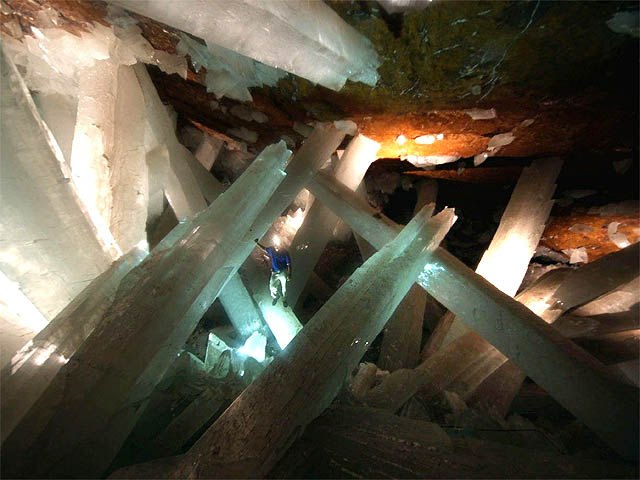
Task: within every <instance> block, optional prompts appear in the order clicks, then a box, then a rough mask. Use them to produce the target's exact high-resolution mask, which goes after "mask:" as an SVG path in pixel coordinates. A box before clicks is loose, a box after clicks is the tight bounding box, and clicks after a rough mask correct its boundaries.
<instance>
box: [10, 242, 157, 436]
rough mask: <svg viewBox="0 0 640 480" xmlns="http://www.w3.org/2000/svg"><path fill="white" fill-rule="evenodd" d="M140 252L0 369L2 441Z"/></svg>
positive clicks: (105, 274) (133, 252)
mask: <svg viewBox="0 0 640 480" xmlns="http://www.w3.org/2000/svg"><path fill="white" fill-rule="evenodd" d="M146 255H147V252H146V251H144V250H141V249H138V248H134V249H132V250H131V251H130V252H129V253H127V254H126V255H124V256H122V257H121V258H119V259H118V260H117V261H116V262H114V264H113V265H112V266H111V267H110V268H109V269H108V270H107V271H105V272H103V273H102V274H101V275H99V276H98V277H96V278H95V279H94V280H93V281H92V282H91V283H90V284H89V285H88V286H87V287H86V288H85V289H84V290H83V291H82V292H80V294H79V295H78V296H77V297H76V298H74V299H73V300H72V301H71V303H70V304H69V305H67V306H66V307H65V308H64V310H62V312H60V313H59V314H58V315H56V317H55V318H54V319H53V320H51V322H50V323H49V324H48V325H47V326H46V327H45V328H44V329H43V330H42V331H40V332H39V333H38V334H37V335H36V336H35V337H34V338H33V339H32V340H31V341H29V343H27V344H26V345H25V346H24V347H23V348H22V349H21V350H20V351H18V353H16V354H15V355H14V357H13V358H12V359H11V362H10V363H9V364H8V365H6V366H5V367H4V368H3V369H2V372H1V375H2V390H0V395H1V399H2V410H1V411H0V413H1V415H2V441H4V439H5V438H7V436H8V435H9V434H10V433H11V432H12V431H13V428H14V427H15V426H16V424H17V423H18V422H19V421H20V419H22V417H23V416H24V414H25V413H26V412H27V411H28V410H29V408H30V407H31V406H32V405H33V404H34V402H35V401H36V400H37V399H38V397H39V396H40V395H41V394H42V392H43V391H44V390H45V388H46V387H47V385H49V383H50V382H51V380H52V379H53V377H55V375H56V373H57V372H58V370H60V368H61V367H62V365H64V364H65V363H66V362H67V361H68V360H69V358H71V356H72V355H73V354H74V353H75V352H76V350H77V349H78V348H79V347H80V345H81V344H82V342H84V340H85V339H86V338H87V337H88V336H89V335H90V334H91V332H93V330H94V328H95V327H96V324H97V323H98V322H99V321H100V320H101V319H102V317H103V315H104V313H105V312H106V310H107V309H108V308H109V306H111V303H112V302H113V300H114V298H115V296H116V291H117V289H118V287H119V286H120V282H121V280H122V279H123V278H124V276H125V275H126V274H127V273H129V271H131V269H133V268H134V267H135V266H136V265H138V264H139V263H140V262H141V261H142V259H143V258H144V257H146Z"/></svg>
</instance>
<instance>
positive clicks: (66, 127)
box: [34, 93, 78, 164]
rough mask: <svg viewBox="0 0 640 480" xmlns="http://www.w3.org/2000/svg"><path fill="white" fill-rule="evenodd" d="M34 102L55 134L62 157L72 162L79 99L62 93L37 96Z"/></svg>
mask: <svg viewBox="0 0 640 480" xmlns="http://www.w3.org/2000/svg"><path fill="white" fill-rule="evenodd" d="M34 100H35V102H36V105H37V106H38V110H39V111H40V114H41V115H42V119H43V120H44V121H45V123H46V124H47V126H48V127H49V130H51V133H53V136H54V138H55V139H56V142H57V143H58V146H59V147H60V151H61V152H62V156H63V157H64V159H65V160H66V161H67V164H68V163H69V162H70V161H71V147H72V145H73V135H74V131H75V126H76V117H77V111H78V99H77V98H75V97H74V96H70V95H69V96H68V95H62V94H60V93H50V94H43V93H40V94H35V95H34Z"/></svg>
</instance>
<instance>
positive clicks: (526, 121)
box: [520, 118, 535, 128]
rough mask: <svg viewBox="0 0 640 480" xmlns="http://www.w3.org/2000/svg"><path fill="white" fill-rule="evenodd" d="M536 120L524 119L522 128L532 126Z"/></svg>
mask: <svg viewBox="0 0 640 480" xmlns="http://www.w3.org/2000/svg"><path fill="white" fill-rule="evenodd" d="M534 121H535V120H534V119H533V118H527V119H526V120H523V121H522V122H521V123H520V126H521V127H522V128H526V127H530V126H531V125H533V122H534Z"/></svg>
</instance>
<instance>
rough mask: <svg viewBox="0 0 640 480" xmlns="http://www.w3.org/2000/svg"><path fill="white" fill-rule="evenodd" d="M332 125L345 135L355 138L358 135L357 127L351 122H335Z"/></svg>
mask: <svg viewBox="0 0 640 480" xmlns="http://www.w3.org/2000/svg"><path fill="white" fill-rule="evenodd" d="M333 124H334V125H335V127H336V128H337V129H338V130H340V131H341V132H344V133H346V134H347V135H351V136H352V137H355V136H356V135H357V134H358V125H356V123H355V122H353V121H351V120H336V121H335V122H333Z"/></svg>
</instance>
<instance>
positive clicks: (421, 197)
mask: <svg viewBox="0 0 640 480" xmlns="http://www.w3.org/2000/svg"><path fill="white" fill-rule="evenodd" d="M416 189H417V197H418V198H417V201H416V206H415V209H414V215H416V214H417V213H418V212H419V211H420V210H421V209H422V208H423V207H424V206H425V205H428V204H431V203H433V204H435V201H436V194H437V191H438V185H437V183H436V182H435V180H428V181H425V182H421V183H420V184H419V185H417V186H416ZM426 303H427V292H425V291H424V289H422V288H420V286H419V285H412V286H411V288H410V289H409V291H408V292H407V295H406V296H405V297H404V298H403V299H402V301H401V302H400V304H399V305H398V308H396V310H395V312H393V315H392V316H391V318H390V319H389V321H388V322H387V324H386V325H385V327H384V335H383V337H382V345H381V346H380V356H379V357H378V366H379V367H380V368H381V369H382V370H389V371H391V372H392V371H394V370H397V369H399V368H413V367H415V366H416V364H417V363H418V359H419V357H420V345H421V343H422V324H423V319H424V309H425V306H426Z"/></svg>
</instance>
